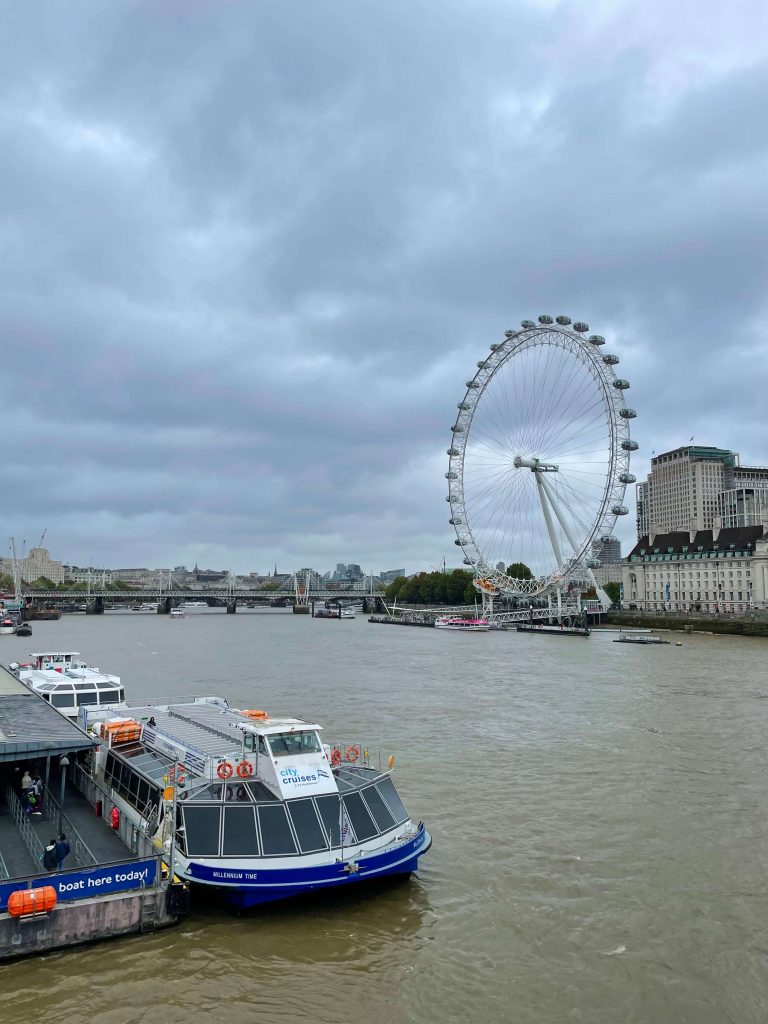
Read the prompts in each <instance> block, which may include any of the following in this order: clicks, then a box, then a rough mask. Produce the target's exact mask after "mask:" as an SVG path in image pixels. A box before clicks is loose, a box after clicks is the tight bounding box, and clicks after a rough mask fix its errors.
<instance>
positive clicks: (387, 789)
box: [376, 778, 408, 825]
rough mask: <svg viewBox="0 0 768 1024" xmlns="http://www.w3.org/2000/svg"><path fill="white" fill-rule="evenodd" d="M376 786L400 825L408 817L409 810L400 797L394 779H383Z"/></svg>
mask: <svg viewBox="0 0 768 1024" xmlns="http://www.w3.org/2000/svg"><path fill="white" fill-rule="evenodd" d="M376 788H377V789H378V791H379V792H380V793H381V795H382V796H383V797H384V803H385V804H386V805H387V807H388V808H389V809H390V811H391V812H392V815H393V816H394V819H395V821H396V822H397V824H398V825H399V824H400V823H401V822H403V821H406V820H407V818H408V811H406V809H405V804H404V803H403V801H402V800H401V799H400V796H399V794H398V792H397V790H396V789H395V784H394V782H393V781H392V779H390V778H386V779H382V780H381V782H379V783H377V785H376Z"/></svg>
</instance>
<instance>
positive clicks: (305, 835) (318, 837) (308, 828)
mask: <svg viewBox="0 0 768 1024" xmlns="http://www.w3.org/2000/svg"><path fill="white" fill-rule="evenodd" d="M288 813H289V814H290V816H291V821H292V822H293V827H294V829H295V831H296V835H297V836H298V837H299V846H300V847H301V852H302V853H314V852H315V851H316V850H327V849H328V842H327V840H326V838H325V833H324V832H323V830H322V828H321V826H320V822H319V821H318V817H317V811H316V810H315V808H314V804H313V803H312V801H311V800H291V802H290V803H289V804H288Z"/></svg>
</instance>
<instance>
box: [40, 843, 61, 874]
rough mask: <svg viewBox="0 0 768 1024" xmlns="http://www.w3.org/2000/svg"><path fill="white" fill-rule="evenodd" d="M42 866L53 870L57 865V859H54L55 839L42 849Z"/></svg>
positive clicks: (47, 869)
mask: <svg viewBox="0 0 768 1024" xmlns="http://www.w3.org/2000/svg"><path fill="white" fill-rule="evenodd" d="M43 867H44V868H45V870H46V871H55V870H56V868H57V867H58V861H57V859H56V840H55V839H51V841H50V842H49V843H48V845H47V846H46V848H45V850H44V851H43Z"/></svg>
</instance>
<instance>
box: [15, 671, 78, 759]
mask: <svg viewBox="0 0 768 1024" xmlns="http://www.w3.org/2000/svg"><path fill="white" fill-rule="evenodd" d="M94 745H95V741H94V740H93V739H91V737H90V736H89V735H88V734H87V733H85V732H83V730H82V729H81V728H80V726H79V725H76V724H75V723H74V722H71V721H70V720H69V719H68V718H65V716H64V715H62V714H60V712H58V711H57V710H56V708H54V707H51V705H50V704H47V703H46V702H45V701H44V700H43V699H42V697H38V695H37V694H36V693H32V692H31V690H29V689H27V687H26V686H25V685H24V684H23V683H22V682H20V681H19V680H18V679H17V678H16V676H14V675H13V674H12V673H11V672H9V671H8V669H6V668H4V667H3V666H0V762H2V761H19V760H21V759H23V758H25V757H28V758H31V757H35V756H38V757H40V756H46V755H53V754H68V753H74V751H76V750H87V749H88V748H89V747H92V746H94Z"/></svg>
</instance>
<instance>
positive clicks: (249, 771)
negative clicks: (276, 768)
mask: <svg viewBox="0 0 768 1024" xmlns="http://www.w3.org/2000/svg"><path fill="white" fill-rule="evenodd" d="M237 774H238V775H239V776H240V778H241V779H247V778H250V776H251V775H253V765H252V764H251V762H250V761H241V762H240V764H239V765H238V766H237Z"/></svg>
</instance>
